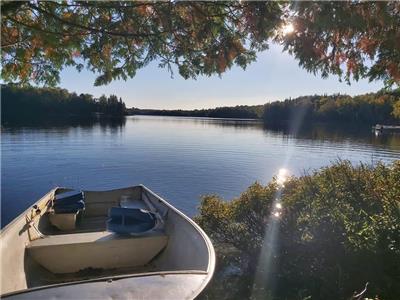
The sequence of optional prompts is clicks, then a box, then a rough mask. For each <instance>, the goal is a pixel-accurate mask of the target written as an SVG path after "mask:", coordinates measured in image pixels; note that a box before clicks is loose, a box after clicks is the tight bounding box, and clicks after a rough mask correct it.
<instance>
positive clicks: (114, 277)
mask: <svg viewBox="0 0 400 300" xmlns="http://www.w3.org/2000/svg"><path fill="white" fill-rule="evenodd" d="M181 274H185V275H208V272H207V271H201V270H180V271H158V272H144V273H133V274H124V275H112V276H104V277H98V278H92V279H85V280H77V281H70V282H62V283H55V284H48V285H42V286H37V287H32V288H29V289H25V290H18V291H14V292H10V293H5V294H2V295H1V298H5V297H9V296H14V295H19V294H24V293H30V292H35V291H38V290H45V289H52V288H58V287H63V286H70V285H77V284H85V283H92V282H101V281H108V280H110V279H111V280H113V281H114V280H115V281H117V280H120V279H127V278H135V277H150V276H166V275H181ZM197 295H198V294H196V296H197Z"/></svg>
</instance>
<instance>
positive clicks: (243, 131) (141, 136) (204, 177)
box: [1, 116, 400, 226]
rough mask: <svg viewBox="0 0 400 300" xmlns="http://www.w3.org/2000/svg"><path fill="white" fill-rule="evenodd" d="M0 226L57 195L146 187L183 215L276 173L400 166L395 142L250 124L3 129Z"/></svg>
mask: <svg viewBox="0 0 400 300" xmlns="http://www.w3.org/2000/svg"><path fill="white" fill-rule="evenodd" d="M1 135H2V137H1V139H2V143H1V144H2V145H1V149H2V158H1V162H2V164H1V172H2V179H1V183H2V186H1V198H2V199H1V201H2V202H1V206H2V207H1V208H2V209H1V217H2V220H1V224H2V226H4V225H6V224H7V223H9V222H10V221H11V220H12V219H13V218H15V217H16V216H17V215H18V214H19V213H21V212H22V211H23V210H25V209H26V208H27V207H28V206H29V205H30V204H32V203H33V202H35V201H36V200H37V199H38V198H40V197H41V196H42V195H43V194H45V193H46V192H47V191H48V190H50V189H51V188H52V187H55V186H68V187H73V188H77V189H80V188H84V189H89V190H90V189H112V188H119V187H125V186H130V185H136V184H139V183H142V184H145V185H146V186H148V187H149V188H150V189H152V190H153V191H155V192H156V193H158V194H159V195H160V196H162V197H164V198H165V199H167V200H168V201H170V202H171V203H172V204H174V205H175V206H176V207H177V208H179V209H181V210H182V211H184V212H185V213H187V214H188V215H190V216H193V215H195V214H196V209H197V207H198V205H199V199H200V196H201V195H204V194H209V193H216V194H219V195H221V196H223V197H224V198H226V199H231V198H232V197H236V196H238V195H239V194H240V193H241V192H242V191H244V190H245V188H246V187H248V186H249V185H250V184H251V183H253V182H254V181H259V182H262V183H266V182H268V181H269V180H270V179H271V178H272V176H274V174H276V173H277V172H278V170H279V169H280V168H287V169H288V170H290V172H291V173H292V174H296V175H298V174H302V173H303V172H304V171H311V170H313V169H315V168H318V167H321V166H326V165H328V164H329V163H330V162H332V161H335V160H337V159H338V158H341V159H349V160H351V161H352V162H354V163H359V162H360V161H362V162H366V163H375V162H377V161H384V162H387V163H389V162H391V161H393V160H395V159H400V136H398V135H397V136H396V135H384V136H375V135H373V134H372V133H371V132H370V131H369V130H368V129H364V130H359V129H353V130H352V131H350V132H349V130H348V129H343V128H342V129H339V128H332V126H330V128H329V127H325V128H324V127H313V128H306V129H302V130H300V131H298V132H296V133H290V132H289V133H288V132H285V131H280V130H268V129H265V128H263V126H262V125H261V124H258V123H255V122H249V121H239V120H236V121H235V120H223V119H202V118H175V117H153V116H132V117H127V118H126V119H125V120H124V121H121V122H115V121H114V122H112V123H110V122H100V123H99V122H97V123H90V122H89V123H86V124H79V123H78V124H74V125H68V126H65V125H57V126H56V125H40V126H27V127H20V126H19V127H10V126H5V127H3V128H2V134H1Z"/></svg>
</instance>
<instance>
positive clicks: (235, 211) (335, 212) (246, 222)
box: [196, 161, 400, 299]
mask: <svg viewBox="0 0 400 300" xmlns="http://www.w3.org/2000/svg"><path fill="white" fill-rule="evenodd" d="M277 198H278V199H279V201H280V203H282V206H283V208H282V210H281V215H280V216H279V217H278V218H276V217H274V216H273V213H274V211H275V210H276V208H275V205H276V199H277ZM196 221H197V222H198V223H199V225H200V226H201V227H202V228H203V229H204V230H205V231H206V232H207V233H208V234H209V236H210V237H211V239H212V240H213V242H214V244H215V246H216V249H217V257H218V266H217V272H216V275H215V278H214V281H213V283H212V284H211V286H210V287H209V288H208V289H207V290H206V292H205V293H204V294H203V295H202V297H203V298H206V299H211V298H213V299H214V298H218V299H232V298H263V299H351V298H352V295H353V293H354V292H355V291H359V290H362V289H363V288H364V286H365V284H366V283H367V282H368V283H369V284H368V288H367V292H366V293H365V294H364V295H363V296H364V297H371V298H373V297H376V296H378V297H379V299H400V285H399V284H398V282H399V280H400V264H399V262H400V161H396V162H394V163H393V164H392V165H384V164H381V163H379V164H377V165H375V166H368V165H364V164H361V165H358V166H353V165H351V163H350V162H348V161H338V162H336V163H335V164H333V165H332V166H330V167H326V168H322V169H320V170H318V171H315V172H314V173H313V174H310V175H304V176H301V177H292V178H290V179H289V180H288V181H287V182H286V183H285V186H284V187H283V188H279V185H278V183H277V180H276V178H275V179H273V180H272V182H271V183H269V184H268V185H266V186H262V185H261V184H259V183H255V184H253V185H252V186H250V187H249V188H248V190H247V191H245V192H244V193H243V194H242V195H241V196H240V197H239V198H238V199H234V200H232V201H230V202H225V201H224V200H223V199H221V198H219V197H218V196H215V195H211V196H205V197H204V198H203V199H202V203H201V207H200V214H199V216H198V217H196ZM227 246H229V247H227ZM232 249H233V250H232ZM229 270H236V271H235V272H232V271H229ZM227 283H230V285H228V286H230V288H229V289H226V286H227Z"/></svg>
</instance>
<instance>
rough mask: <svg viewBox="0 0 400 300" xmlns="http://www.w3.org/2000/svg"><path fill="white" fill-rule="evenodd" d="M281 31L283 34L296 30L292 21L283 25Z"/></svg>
mask: <svg viewBox="0 0 400 300" xmlns="http://www.w3.org/2000/svg"><path fill="white" fill-rule="evenodd" d="M281 31H282V34H283V35H288V34H291V33H292V32H293V31H294V26H293V24H292V23H287V24H285V25H284V26H282V29H281Z"/></svg>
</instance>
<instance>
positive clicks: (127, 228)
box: [107, 207, 156, 234]
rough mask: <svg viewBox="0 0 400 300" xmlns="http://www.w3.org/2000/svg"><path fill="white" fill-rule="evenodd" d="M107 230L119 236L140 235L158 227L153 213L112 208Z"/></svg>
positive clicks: (136, 209)
mask: <svg viewBox="0 0 400 300" xmlns="http://www.w3.org/2000/svg"><path fill="white" fill-rule="evenodd" d="M108 216H109V219H108V220H107V230H108V231H111V232H115V233H119V234H140V233H143V232H146V231H149V230H151V229H152V228H154V226H155V225H156V217H155V216H154V214H153V213H151V212H147V211H143V210H141V209H138V208H124V207H111V208H110V210H109V212H108Z"/></svg>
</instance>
